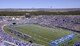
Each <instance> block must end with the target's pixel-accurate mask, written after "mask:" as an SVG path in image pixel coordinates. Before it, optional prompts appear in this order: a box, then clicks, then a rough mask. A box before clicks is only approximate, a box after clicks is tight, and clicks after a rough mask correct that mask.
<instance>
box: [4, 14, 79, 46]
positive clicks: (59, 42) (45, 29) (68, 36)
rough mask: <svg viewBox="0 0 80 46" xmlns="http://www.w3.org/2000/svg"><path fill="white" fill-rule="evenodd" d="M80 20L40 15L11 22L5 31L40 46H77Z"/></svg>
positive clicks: (75, 17) (62, 16)
mask: <svg viewBox="0 0 80 46" xmlns="http://www.w3.org/2000/svg"><path fill="white" fill-rule="evenodd" d="M64 18H65V19H64ZM79 18H80V16H78V15H77V16H76V15H74V16H72V15H70V16H68V15H67V16H64V15H50V16H47V15H46V16H45V15H40V16H37V17H36V16H35V17H27V18H26V19H20V20H12V21H9V22H8V23H10V24H9V25H6V26H4V28H3V29H4V31H5V32H6V33H7V34H9V35H11V36H13V37H16V38H20V39H22V40H25V41H28V42H30V43H36V44H40V46H75V45H76V44H75V43H76V42H80V34H79V30H80V27H79V24H78V23H79V21H77V22H76V19H77V20H79ZM68 19H70V20H68ZM63 20H64V21H63ZM70 21H71V22H70ZM65 23H66V24H65ZM75 27H76V28H75ZM79 45H80V44H77V46H79Z"/></svg>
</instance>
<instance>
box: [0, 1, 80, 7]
mask: <svg viewBox="0 0 80 46" xmlns="http://www.w3.org/2000/svg"><path fill="white" fill-rule="evenodd" d="M50 7H52V8H80V0H0V8H50Z"/></svg>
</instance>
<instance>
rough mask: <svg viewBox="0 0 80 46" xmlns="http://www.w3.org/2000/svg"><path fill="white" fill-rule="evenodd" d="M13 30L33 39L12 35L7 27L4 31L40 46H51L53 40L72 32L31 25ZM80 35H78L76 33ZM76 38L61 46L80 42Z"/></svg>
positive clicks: (16, 27) (15, 27) (16, 26)
mask: <svg viewBox="0 0 80 46" xmlns="http://www.w3.org/2000/svg"><path fill="white" fill-rule="evenodd" d="M11 29H13V30H16V31H19V32H21V33H23V34H28V35H30V36H31V38H29V39H23V38H21V37H19V36H16V35H15V34H11V33H10V32H9V31H8V27H7V26H5V27H4V30H5V32H7V33H8V34H10V35H12V36H15V37H18V38H21V39H23V40H27V41H28V40H31V41H32V42H33V43H38V44H42V45H45V46H50V44H49V42H50V41H51V40H56V39H58V38H60V37H62V36H65V35H68V34H69V33H70V32H71V31H69V30H66V29H61V28H56V27H54V28H48V27H43V26H40V25H35V24H29V25H24V26H18V25H15V26H14V28H11ZM76 34H78V33H76ZM78 36H80V35H79V34H78ZM78 36H76V37H74V38H73V39H71V40H68V41H66V42H64V43H62V44H61V45H60V46H64V44H65V43H67V42H70V44H69V45H68V46H71V45H72V44H73V43H75V42H77V41H79V40H80V38H79V37H78Z"/></svg>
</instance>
